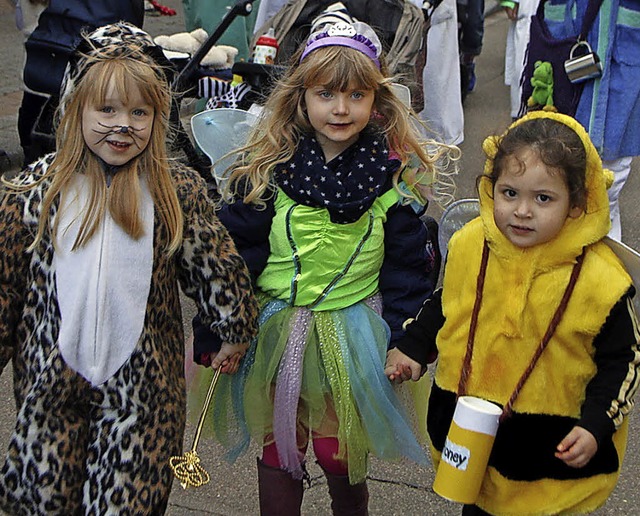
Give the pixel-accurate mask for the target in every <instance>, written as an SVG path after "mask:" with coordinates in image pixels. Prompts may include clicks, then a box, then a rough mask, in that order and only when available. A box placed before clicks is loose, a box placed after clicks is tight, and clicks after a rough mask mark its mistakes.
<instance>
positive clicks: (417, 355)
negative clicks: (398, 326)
mask: <svg viewBox="0 0 640 516" xmlns="http://www.w3.org/2000/svg"><path fill="white" fill-rule="evenodd" d="M443 325H444V315H443V314H442V289H438V290H436V291H435V292H434V293H433V295H432V296H431V297H430V298H429V299H427V300H426V301H425V302H424V304H423V305H422V308H421V309H420V311H419V312H418V315H417V316H416V318H415V319H411V320H409V321H407V324H406V325H405V334H404V336H403V337H402V338H401V339H400V340H398V341H397V342H396V343H395V345H396V347H397V348H398V349H399V350H400V351H402V352H403V353H404V354H405V355H407V356H408V357H409V358H412V359H413V360H415V361H416V362H419V363H420V364H422V365H423V366H425V367H426V366H427V364H430V363H432V362H433V361H435V359H436V357H437V354H438V350H437V348H436V336H437V335H438V332H439V331H440V328H442V326H443Z"/></svg>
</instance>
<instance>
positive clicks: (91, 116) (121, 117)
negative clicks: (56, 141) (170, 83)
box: [82, 82, 155, 166]
mask: <svg viewBox="0 0 640 516" xmlns="http://www.w3.org/2000/svg"><path fill="white" fill-rule="evenodd" d="M128 97H129V98H128V99H127V101H126V102H125V99H124V98H122V97H121V96H120V95H119V94H118V91H117V89H116V88H115V85H114V84H113V82H112V83H111V84H110V85H109V87H108V88H107V95H106V99H105V102H104V104H92V103H87V105H86V106H85V107H84V109H83V111H82V136H83V138H84V141H85V143H86V144H87V146H88V147H89V148H90V149H91V150H92V151H93V153H94V154H96V155H97V156H99V157H100V158H102V159H103V160H104V161H105V162H106V163H108V164H109V165H115V166H119V165H124V164H126V163H128V162H129V161H131V160H132V159H133V158H135V157H136V156H138V155H139V154H140V153H142V151H144V149H145V148H146V147H147V145H148V144H149V140H150V139H151V130H152V128H153V120H154V115H155V113H154V109H153V107H152V106H150V105H149V104H147V103H146V102H145V101H144V99H143V98H142V95H141V94H140V89H139V88H138V87H137V86H133V87H132V88H131V90H130V91H129V92H128Z"/></svg>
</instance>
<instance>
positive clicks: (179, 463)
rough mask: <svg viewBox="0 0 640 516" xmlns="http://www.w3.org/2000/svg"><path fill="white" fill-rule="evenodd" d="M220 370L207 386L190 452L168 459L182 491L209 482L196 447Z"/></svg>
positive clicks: (217, 370)
mask: <svg viewBox="0 0 640 516" xmlns="http://www.w3.org/2000/svg"><path fill="white" fill-rule="evenodd" d="M220 369H221V367H218V369H216V372H215V373H214V375H213V380H211V385H209V390H208V391H207V397H206V398H205V400H204V406H203V407H202V412H201V413H200V419H199V420H198V426H197V427H196V435H195V437H194V438H193V446H191V450H189V451H188V452H186V453H185V454H184V455H177V456H174V457H171V458H170V459H169V466H171V470H172V471H173V474H174V475H175V477H176V478H177V479H178V480H179V481H180V485H181V486H182V489H187V488H189V487H200V486H203V485H205V484H208V483H209V480H210V477H209V473H207V471H206V470H205V469H204V468H203V467H202V466H201V465H200V457H198V452H196V448H197V447H198V441H200V434H201V433H202V427H203V426H204V419H205V417H206V415H207V410H208V409H209V404H210V403H211V398H212V397H213V391H214V390H215V388H216V384H217V383H218V377H219V376H220Z"/></svg>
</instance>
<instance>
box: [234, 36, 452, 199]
mask: <svg viewBox="0 0 640 516" xmlns="http://www.w3.org/2000/svg"><path fill="white" fill-rule="evenodd" d="M302 50H303V49H302V48H301V49H299V50H298V52H296V54H294V55H293V56H292V59H291V63H292V64H291V66H290V67H289V69H288V71H287V73H286V74H285V75H284V77H283V78H282V79H281V80H279V81H278V82H277V84H276V87H275V88H274V90H273V92H272V93H271V95H270V96H269V98H268V100H267V102H266V104H265V106H264V111H263V115H262V116H261V117H260V119H259V120H258V122H257V124H256V126H255V128H254V129H253V131H252V133H251V135H250V137H249V141H248V143H247V145H246V146H244V147H242V148H241V149H239V150H238V152H239V153H240V155H241V158H240V160H239V161H238V163H236V165H234V167H235V168H233V167H232V170H231V171H230V174H229V181H228V182H227V183H226V185H225V188H224V191H223V196H222V198H223V199H224V200H225V201H231V200H232V199H235V198H242V199H243V200H244V202H245V203H253V204H256V205H258V206H264V205H265V201H266V200H267V199H268V198H269V197H270V196H272V195H273V191H274V184H273V178H272V171H273V170H274V167H275V166H276V165H278V164H280V163H284V162H287V161H289V160H290V159H291V158H292V157H293V155H294V153H295V152H296V148H297V144H298V140H299V138H300V136H301V135H302V134H305V133H310V132H312V131H313V127H312V126H311V124H310V123H309V120H308V118H307V115H306V112H305V105H304V94H305V91H306V90H308V89H309V88H311V87H314V86H317V85H323V86H324V87H326V88H327V89H330V90H337V91H346V90H347V89H348V88H356V89H366V90H373V91H374V93H375V99H374V104H373V114H375V116H372V118H371V122H370V125H373V126H376V127H377V128H378V130H379V131H382V132H383V133H384V134H385V135H386V137H387V140H388V143H389V146H390V148H391V149H393V151H395V152H396V153H397V155H398V156H399V159H400V160H401V161H402V166H401V167H399V168H398V170H397V171H396V172H395V174H394V177H393V184H394V186H395V188H396V189H397V190H398V191H399V192H400V193H401V194H402V195H403V196H404V197H410V196H411V195H410V194H407V193H406V192H402V191H401V190H400V189H399V187H398V178H399V176H400V174H401V173H402V170H403V168H404V166H405V165H406V164H407V163H408V162H409V159H410V158H411V157H412V156H415V157H417V159H418V160H419V161H420V162H421V164H422V166H423V167H424V168H425V169H426V171H427V172H428V173H430V174H432V175H433V176H434V178H435V177H438V170H437V167H436V162H438V160H440V159H441V158H442V157H443V156H444V155H445V154H447V155H453V156H454V158H453V159H454V160H455V159H457V157H456V155H459V151H458V149H457V148H456V147H453V146H448V145H444V144H439V143H436V142H433V141H429V142H427V141H425V140H423V139H422V138H421V136H420V133H419V131H418V129H417V128H418V124H419V123H420V122H419V120H418V118H417V116H416V115H415V113H414V112H413V111H412V110H411V108H409V107H407V106H406V105H405V104H404V103H403V102H402V101H401V100H400V99H399V98H398V97H397V96H396V95H395V94H394V93H393V90H392V87H391V84H392V83H393V78H391V77H389V76H388V73H387V69H386V66H385V63H384V60H381V68H380V69H378V67H377V66H376V65H375V64H374V62H373V61H372V60H371V59H370V58H369V57H367V56H366V55H364V54H363V53H361V52H359V51H358V50H354V49H352V48H348V47H343V46H327V47H323V48H319V49H317V50H314V51H313V52H311V53H310V54H309V55H307V56H306V57H305V58H304V59H303V60H302V62H299V61H300V56H301V54H302Z"/></svg>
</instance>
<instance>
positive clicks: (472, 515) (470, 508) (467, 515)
mask: <svg viewBox="0 0 640 516" xmlns="http://www.w3.org/2000/svg"><path fill="white" fill-rule="evenodd" d="M462 516H491V515H490V514H489V513H488V512H485V511H483V510H482V509H481V508H480V507H478V506H477V505H463V506H462Z"/></svg>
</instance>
